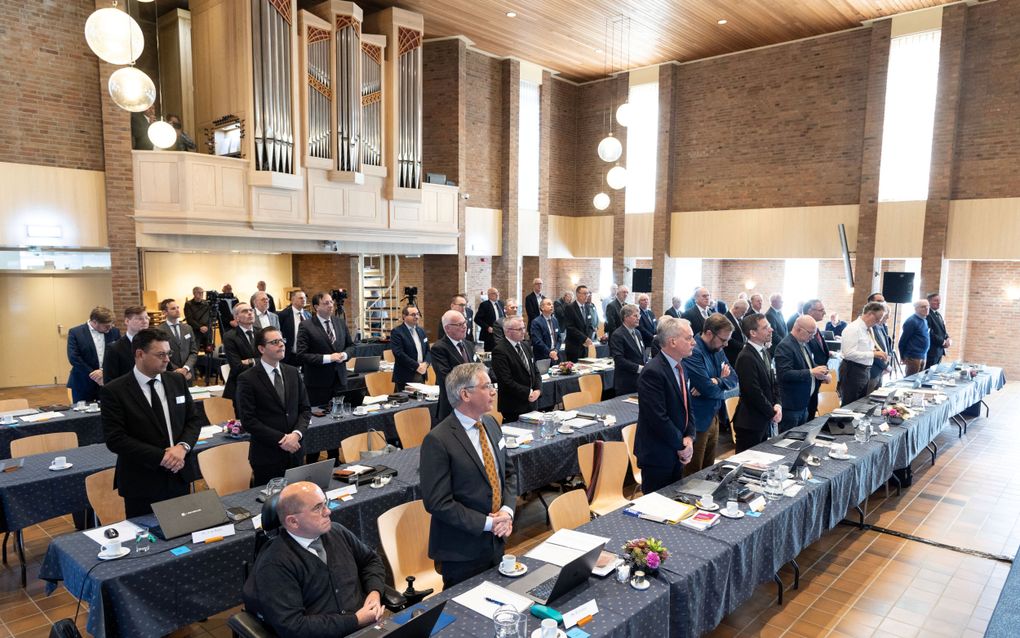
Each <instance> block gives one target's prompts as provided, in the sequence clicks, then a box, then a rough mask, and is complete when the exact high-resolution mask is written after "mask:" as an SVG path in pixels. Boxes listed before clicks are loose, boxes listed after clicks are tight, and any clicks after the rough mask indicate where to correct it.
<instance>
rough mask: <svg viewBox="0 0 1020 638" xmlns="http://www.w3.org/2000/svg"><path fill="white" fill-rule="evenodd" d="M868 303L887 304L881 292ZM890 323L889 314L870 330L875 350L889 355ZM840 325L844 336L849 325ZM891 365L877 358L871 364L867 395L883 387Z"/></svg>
mask: <svg viewBox="0 0 1020 638" xmlns="http://www.w3.org/2000/svg"><path fill="white" fill-rule="evenodd" d="M868 301H877V302H879V303H885V297H883V296H882V293H880V292H873V293H871V294H870V295H869V296H868ZM888 321H889V314H888V313H886V315H885V316H884V317H882V321H879V322H878V323H876V324H875V325H873V326H871V328H870V332H871V338H872V339H873V340H874V341H875V349H876V350H881V351H882V352H884V353H886V354H887V355H888V354H890V353H891V352H893V342H892V337H890V336H889V328H888V327H887V326H886V323H887V322H888ZM840 323H842V324H843V328H842V329H841V330H840V334H841V335H842V333H843V330H845V329H846V326H847V323H846V322H845V321H841V322H840ZM890 363H891V361H890V358H889V357H887V358H885V359H880V358H878V357H875V360H874V361H873V362H872V364H871V372H870V374H869V378H868V389H867V392H866V394H871V393H872V392H874V391H875V390H876V389H877V388H878V387H879V386H881V385H882V375H884V374H886V373H887V372H888V371H889V364H890Z"/></svg>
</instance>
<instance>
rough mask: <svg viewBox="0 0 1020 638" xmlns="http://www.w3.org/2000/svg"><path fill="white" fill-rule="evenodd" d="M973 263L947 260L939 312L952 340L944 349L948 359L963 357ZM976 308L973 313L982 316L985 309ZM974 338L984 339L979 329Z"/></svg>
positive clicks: (966, 335)
mask: <svg viewBox="0 0 1020 638" xmlns="http://www.w3.org/2000/svg"><path fill="white" fill-rule="evenodd" d="M973 263H974V262H971V261H962V260H954V261H950V262H949V265H948V268H947V269H946V294H945V295H943V296H942V307H941V308H940V309H939V312H940V313H942V317H943V319H945V321H946V331H948V332H949V336H950V338H951V339H952V341H953V344H952V346H951V347H950V348H948V349H947V350H946V356H947V357H948V358H949V359H950V360H952V359H962V358H963V354H962V353H963V352H964V351H965V350H966V348H967V341H968V340H969V339H968V338H967V337H968V336H969V335H968V332H967V330H966V329H965V326H966V325H967V323H968V321H969V320H970V314H971V313H970V303H969V302H968V300H969V299H970V285H971V270H972V269H971V265H972V264H973ZM976 310H977V312H975V313H974V314H975V315H976V316H982V315H983V314H984V310H985V309H984V308H980V309H977V308H976ZM974 338H975V339H984V335H981V334H980V330H979V331H978V333H977V334H975V336H974Z"/></svg>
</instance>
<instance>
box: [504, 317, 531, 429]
mask: <svg viewBox="0 0 1020 638" xmlns="http://www.w3.org/2000/svg"><path fill="white" fill-rule="evenodd" d="M503 331H504V333H505V334H506V337H505V338H504V339H500V340H499V341H498V342H496V347H495V348H494V349H493V351H492V372H493V373H494V374H495V375H496V381H497V382H498V383H499V406H498V408H497V409H498V410H499V412H500V414H502V415H503V422H504V423H511V422H513V421H516V420H517V418H518V417H519V416H520V415H522V414H524V413H525V412H530V411H532V410H534V409H535V402H536V401H538V397H539V396H541V394H542V375H540V374H539V373H538V368H536V367H535V356H534V354H533V353H532V352H531V346H529V345H528V344H527V343H525V342H524V337H525V335H526V334H527V330H526V329H525V327H524V318H523V317H510V318H509V319H507V320H506V323H504V324H503Z"/></svg>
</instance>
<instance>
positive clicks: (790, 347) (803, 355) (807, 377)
mask: <svg viewBox="0 0 1020 638" xmlns="http://www.w3.org/2000/svg"><path fill="white" fill-rule="evenodd" d="M817 331H818V325H817V322H815V320H814V318H813V317H811V316H809V315H801V316H800V317H798V318H797V321H795V322H794V323H793V330H791V331H790V334H788V335H786V337H784V338H783V340H782V341H780V342H779V345H778V346H776V377H777V379H778V380H779V396H780V403H781V405H782V406H783V418H782V420H781V421H780V422H779V431H780V432H785V431H787V430H789V429H790V428H793V427H796V426H798V425H801V424H803V423H806V422H807V420H808V404H809V403H810V400H811V395H812V394H813V393H814V391H815V388H816V387H817V386H818V384H819V383H826V382H828V381H831V380H832V379H831V377H830V376H829V368H828V367H827V366H824V365H816V364H815V360H814V357H813V355H812V354H811V351H810V349H809V347H808V344H809V343H810V342H811V340H812V339H814V338H815V333H816V332H817Z"/></svg>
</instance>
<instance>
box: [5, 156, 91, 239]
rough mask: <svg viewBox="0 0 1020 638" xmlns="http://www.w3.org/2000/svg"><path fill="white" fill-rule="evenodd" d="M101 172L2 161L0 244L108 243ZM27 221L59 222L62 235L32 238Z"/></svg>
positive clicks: (37, 223)
mask: <svg viewBox="0 0 1020 638" xmlns="http://www.w3.org/2000/svg"><path fill="white" fill-rule="evenodd" d="M104 175H105V174H104V173H103V172H102V171H85V170H77V169H72V168H56V167H52V166H36V165H29V164H8V163H0V246H26V245H44V246H88V247H103V246H106V245H107V242H106V185H105V176H104ZM29 226H46V227H54V228H53V229H52V230H53V233H54V234H55V233H56V230H55V229H56V227H59V229H60V230H59V235H60V236H59V237H46V238H39V237H30V236H29V229H28V227H29ZM33 232H34V231H33ZM47 234H48V233H47Z"/></svg>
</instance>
